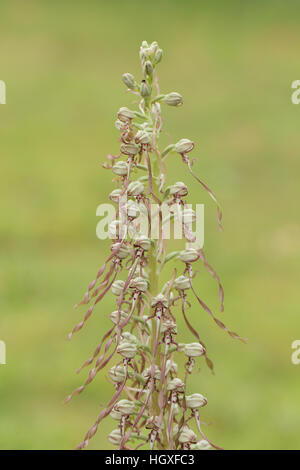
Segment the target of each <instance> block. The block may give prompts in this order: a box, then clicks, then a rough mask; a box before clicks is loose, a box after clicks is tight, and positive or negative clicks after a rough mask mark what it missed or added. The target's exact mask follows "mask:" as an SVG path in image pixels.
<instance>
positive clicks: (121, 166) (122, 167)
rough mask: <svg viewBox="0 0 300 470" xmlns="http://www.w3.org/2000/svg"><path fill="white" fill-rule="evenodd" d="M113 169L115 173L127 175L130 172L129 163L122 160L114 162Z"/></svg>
mask: <svg viewBox="0 0 300 470" xmlns="http://www.w3.org/2000/svg"><path fill="white" fill-rule="evenodd" d="M112 171H113V172H114V173H115V175H118V176H126V175H127V174H128V165H127V163H126V162H123V161H120V162H117V163H115V164H114V166H113V167H112Z"/></svg>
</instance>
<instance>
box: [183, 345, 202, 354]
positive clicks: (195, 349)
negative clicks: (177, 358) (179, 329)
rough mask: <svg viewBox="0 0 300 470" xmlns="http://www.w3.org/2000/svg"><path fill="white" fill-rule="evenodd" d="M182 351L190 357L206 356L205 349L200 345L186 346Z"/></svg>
mask: <svg viewBox="0 0 300 470" xmlns="http://www.w3.org/2000/svg"><path fill="white" fill-rule="evenodd" d="M182 351H183V352H184V354H185V355H186V356H188V357H200V356H203V354H205V349H204V347H203V346H202V345H201V344H200V343H189V344H185V345H184V347H183V348H182Z"/></svg>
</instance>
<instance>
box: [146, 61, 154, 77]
mask: <svg viewBox="0 0 300 470" xmlns="http://www.w3.org/2000/svg"><path fill="white" fill-rule="evenodd" d="M144 74H145V75H148V76H150V77H151V76H152V74H153V65H152V64H151V62H150V60H147V61H146V62H145V65H144Z"/></svg>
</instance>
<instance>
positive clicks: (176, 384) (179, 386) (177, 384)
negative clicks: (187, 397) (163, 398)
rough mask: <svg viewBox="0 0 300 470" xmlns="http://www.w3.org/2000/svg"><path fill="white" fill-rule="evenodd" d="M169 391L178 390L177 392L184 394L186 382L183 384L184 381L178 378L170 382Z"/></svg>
mask: <svg viewBox="0 0 300 470" xmlns="http://www.w3.org/2000/svg"><path fill="white" fill-rule="evenodd" d="M167 390H169V391H173V390H177V392H183V391H184V382H182V380H180V379H178V378H177V377H176V378H175V379H172V380H170V381H169V382H168V385H167Z"/></svg>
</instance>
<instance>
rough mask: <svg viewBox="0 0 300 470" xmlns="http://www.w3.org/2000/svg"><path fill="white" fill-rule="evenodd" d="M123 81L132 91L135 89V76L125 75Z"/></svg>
mask: <svg viewBox="0 0 300 470" xmlns="http://www.w3.org/2000/svg"><path fill="white" fill-rule="evenodd" d="M122 80H123V82H124V84H125V85H126V86H127V87H128V88H130V89H131V90H132V89H133V88H135V79H134V76H133V75H132V74H131V73H124V74H123V75H122Z"/></svg>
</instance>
